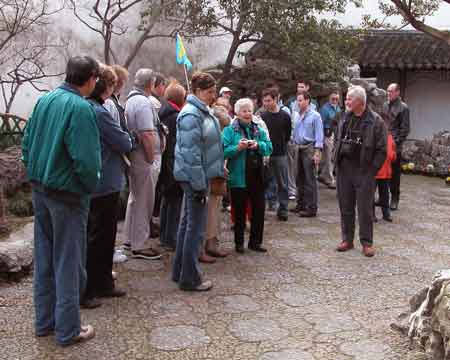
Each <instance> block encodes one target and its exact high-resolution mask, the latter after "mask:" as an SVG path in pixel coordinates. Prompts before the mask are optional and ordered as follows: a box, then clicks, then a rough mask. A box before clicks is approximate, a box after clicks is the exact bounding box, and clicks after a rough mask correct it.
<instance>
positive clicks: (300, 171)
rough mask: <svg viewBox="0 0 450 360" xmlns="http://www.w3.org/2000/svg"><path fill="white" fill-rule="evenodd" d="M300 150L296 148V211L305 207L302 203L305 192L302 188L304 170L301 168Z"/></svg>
mask: <svg viewBox="0 0 450 360" xmlns="http://www.w3.org/2000/svg"><path fill="white" fill-rule="evenodd" d="M302 151H303V150H300V149H298V152H297V210H298V211H301V210H303V209H304V208H305V203H304V194H305V192H304V189H303V183H304V177H305V170H304V169H303V160H302Z"/></svg>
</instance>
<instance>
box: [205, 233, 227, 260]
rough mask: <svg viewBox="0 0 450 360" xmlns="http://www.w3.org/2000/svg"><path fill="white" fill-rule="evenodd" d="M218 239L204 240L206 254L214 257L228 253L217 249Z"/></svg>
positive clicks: (221, 256)
mask: <svg viewBox="0 0 450 360" xmlns="http://www.w3.org/2000/svg"><path fill="white" fill-rule="evenodd" d="M218 243H219V240H218V239H217V238H212V239H208V240H206V246H205V252H206V254H207V255H209V256H212V257H215V258H224V257H227V256H228V255H229V254H228V252H227V251H224V250H219V249H218Z"/></svg>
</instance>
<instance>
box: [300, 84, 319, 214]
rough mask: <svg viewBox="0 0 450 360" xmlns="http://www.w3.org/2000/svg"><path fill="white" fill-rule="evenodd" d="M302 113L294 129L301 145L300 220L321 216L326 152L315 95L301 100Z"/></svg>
mask: <svg viewBox="0 0 450 360" xmlns="http://www.w3.org/2000/svg"><path fill="white" fill-rule="evenodd" d="M297 102H298V107H299V110H300V111H299V112H296V113H295V114H294V116H296V117H297V119H296V121H295V122H294V123H295V128H294V142H295V143H296V144H297V145H298V170H297V171H298V173H297V209H298V212H299V216H300V217H315V216H316V215H317V204H318V193H317V179H316V174H317V170H318V167H319V164H320V159H321V152H322V148H323V124H322V119H321V117H320V114H319V113H318V112H317V111H315V110H313V109H312V108H311V106H310V104H311V95H310V94H309V93H308V92H305V93H300V94H299V95H298V97H297Z"/></svg>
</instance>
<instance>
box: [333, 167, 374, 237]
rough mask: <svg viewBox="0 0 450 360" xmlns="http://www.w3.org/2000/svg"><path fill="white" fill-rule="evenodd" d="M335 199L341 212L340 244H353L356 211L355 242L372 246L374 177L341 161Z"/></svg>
mask: <svg viewBox="0 0 450 360" xmlns="http://www.w3.org/2000/svg"><path fill="white" fill-rule="evenodd" d="M337 195H338V201H339V209H340V212H341V231H342V240H343V241H345V242H348V243H353V240H354V237H355V207H356V208H357V209H358V222H359V240H360V242H361V244H362V245H372V243H373V203H374V195H375V176H374V174H373V173H371V172H370V171H369V170H368V169H362V168H359V167H357V166H354V164H353V162H351V161H349V160H346V159H343V160H341V161H340V162H339V166H338V171H337Z"/></svg>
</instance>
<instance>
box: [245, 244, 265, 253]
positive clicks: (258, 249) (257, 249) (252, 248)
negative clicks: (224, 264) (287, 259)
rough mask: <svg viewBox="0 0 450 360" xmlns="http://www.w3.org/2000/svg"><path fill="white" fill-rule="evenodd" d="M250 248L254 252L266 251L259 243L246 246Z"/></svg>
mask: <svg viewBox="0 0 450 360" xmlns="http://www.w3.org/2000/svg"><path fill="white" fill-rule="evenodd" d="M248 248H249V249H250V250H253V251H256V252H260V253H265V252H267V249H266V248H263V247H262V246H261V245H256V246H250V245H249V247H248Z"/></svg>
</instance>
